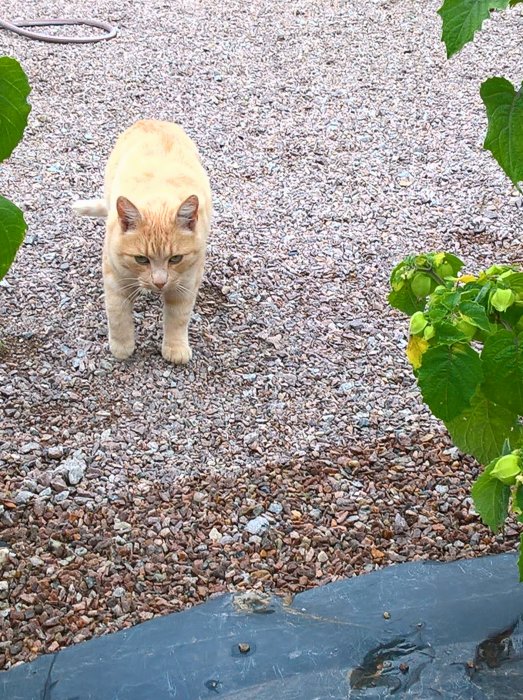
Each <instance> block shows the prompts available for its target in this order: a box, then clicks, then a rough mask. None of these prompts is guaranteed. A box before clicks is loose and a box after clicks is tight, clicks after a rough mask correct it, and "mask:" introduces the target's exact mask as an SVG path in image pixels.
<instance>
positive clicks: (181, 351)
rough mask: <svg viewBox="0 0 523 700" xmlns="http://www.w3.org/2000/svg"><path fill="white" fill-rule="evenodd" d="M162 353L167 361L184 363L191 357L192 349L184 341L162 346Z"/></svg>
mask: <svg viewBox="0 0 523 700" xmlns="http://www.w3.org/2000/svg"><path fill="white" fill-rule="evenodd" d="M162 355H163V357H164V359H165V360H167V362H172V363H174V364H175V365H186V364H187V363H188V362H189V360H190V359H191V357H192V350H191V348H190V347H189V346H188V345H187V344H186V343H177V344H172V345H165V344H164V345H163V346H162Z"/></svg>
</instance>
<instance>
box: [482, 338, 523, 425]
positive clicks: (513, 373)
mask: <svg viewBox="0 0 523 700" xmlns="http://www.w3.org/2000/svg"><path fill="white" fill-rule="evenodd" d="M481 360H482V362H483V373H484V375H485V379H484V381H483V386H482V388H483V392H484V394H485V396H487V398H489V399H490V400H491V401H494V402H495V403H497V404H499V405H500V406H504V407H505V408H507V409H509V410H511V411H513V412H515V413H519V414H523V333H520V334H519V335H516V334H515V333H512V332H511V331H507V330H505V329H502V330H499V331H497V333H495V334H494V335H491V336H489V337H488V338H487V339H486V340H485V345H484V346H483V351H482V353H481Z"/></svg>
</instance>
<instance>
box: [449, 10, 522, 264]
mask: <svg viewBox="0 0 523 700" xmlns="http://www.w3.org/2000/svg"><path fill="white" fill-rule="evenodd" d="M521 1H522V2H523V0H521ZM445 262H446V263H448V264H449V265H450V266H451V267H452V272H453V273H454V275H457V274H458V272H459V271H460V270H461V268H462V267H463V265H464V263H463V261H462V260H460V259H459V258H458V257H457V256H456V255H452V253H445Z"/></svg>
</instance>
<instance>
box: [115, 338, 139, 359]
mask: <svg viewBox="0 0 523 700" xmlns="http://www.w3.org/2000/svg"><path fill="white" fill-rule="evenodd" d="M109 348H110V350H111V353H112V354H113V355H114V357H116V359H117V360H126V359H127V358H128V357H131V355H132V354H133V352H134V343H119V342H117V341H116V340H110V341H109Z"/></svg>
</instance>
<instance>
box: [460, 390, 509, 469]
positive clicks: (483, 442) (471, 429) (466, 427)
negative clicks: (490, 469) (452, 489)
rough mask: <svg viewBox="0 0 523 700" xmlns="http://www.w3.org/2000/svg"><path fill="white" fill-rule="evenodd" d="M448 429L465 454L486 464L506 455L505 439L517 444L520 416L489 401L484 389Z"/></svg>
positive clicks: (473, 398)
mask: <svg viewBox="0 0 523 700" xmlns="http://www.w3.org/2000/svg"><path fill="white" fill-rule="evenodd" d="M447 429H448V431H449V433H450V436H451V437H452V440H453V442H454V443H455V444H456V446H457V447H459V449H460V450H462V452H468V453H469V454H471V455H473V456H474V457H475V458H476V459H477V460H478V462H482V463H483V464H486V463H488V462H490V461H491V460H493V459H494V458H495V457H496V456H499V455H500V454H501V453H502V451H503V446H504V443H505V440H507V439H509V440H510V443H511V444H515V443H516V441H517V439H518V437H519V426H518V417H517V415H516V414H515V413H514V412H513V411H510V410H509V409H507V408H505V407H503V406H499V405H498V404H496V403H494V402H493V401H491V400H489V399H488V398H487V397H486V396H485V395H484V394H483V393H482V391H481V390H479V391H478V392H477V393H476V394H475V395H474V396H473V397H472V400H471V402H470V407H469V408H467V409H465V411H464V412H463V413H462V414H461V415H459V416H457V417H456V418H454V419H453V420H452V421H449V422H448V423H447Z"/></svg>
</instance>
